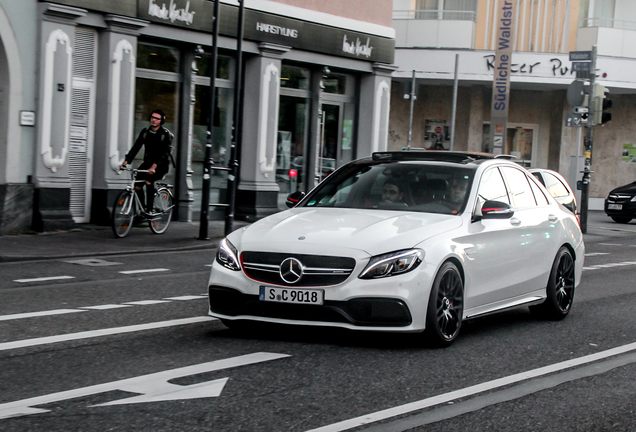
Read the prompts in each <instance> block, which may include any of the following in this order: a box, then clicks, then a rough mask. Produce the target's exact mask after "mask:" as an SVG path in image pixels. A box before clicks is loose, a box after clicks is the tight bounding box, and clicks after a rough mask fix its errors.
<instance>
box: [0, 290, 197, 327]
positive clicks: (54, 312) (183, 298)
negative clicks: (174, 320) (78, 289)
mask: <svg viewBox="0 0 636 432" xmlns="http://www.w3.org/2000/svg"><path fill="white" fill-rule="evenodd" d="M207 297H208V296H207V294H201V295H185V296H178V297H167V298H165V299H163V300H140V301H133V302H126V303H122V304H104V305H95V306H79V307H78V308H77V309H54V310H48V311H39V312H26V313H19V314H10V315H0V321H9V320H16V319H22V318H34V317H43V316H49V315H63V314H69V313H73V312H86V310H87V309H88V310H108V309H119V308H128V307H133V306H135V305H140V306H145V305H153V304H159V303H170V301H186V300H199V299H204V298H207Z"/></svg>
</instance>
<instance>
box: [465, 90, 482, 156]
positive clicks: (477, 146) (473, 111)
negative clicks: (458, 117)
mask: <svg viewBox="0 0 636 432" xmlns="http://www.w3.org/2000/svg"><path fill="white" fill-rule="evenodd" d="M484 91H485V87H484V86H481V85H473V86H471V87H470V108H469V110H468V148H467V151H470V152H482V151H484V148H483V141H484V118H485V112H484Z"/></svg>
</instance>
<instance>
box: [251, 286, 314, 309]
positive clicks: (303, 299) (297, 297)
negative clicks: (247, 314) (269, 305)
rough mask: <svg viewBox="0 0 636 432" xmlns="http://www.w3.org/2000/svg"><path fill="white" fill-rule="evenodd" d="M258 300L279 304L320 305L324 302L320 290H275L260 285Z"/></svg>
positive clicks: (275, 288) (274, 288)
mask: <svg viewBox="0 0 636 432" xmlns="http://www.w3.org/2000/svg"><path fill="white" fill-rule="evenodd" d="M258 299H259V300H261V301H271V302H280V303H296V304H312V305H321V304H323V303H324V301H325V292H324V290H321V289H305V288H277V287H266V286H264V285H261V286H260V292H259V296H258Z"/></svg>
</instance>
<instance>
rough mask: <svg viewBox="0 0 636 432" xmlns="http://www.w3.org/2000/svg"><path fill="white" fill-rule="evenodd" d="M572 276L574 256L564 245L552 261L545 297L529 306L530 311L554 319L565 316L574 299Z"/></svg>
mask: <svg viewBox="0 0 636 432" xmlns="http://www.w3.org/2000/svg"><path fill="white" fill-rule="evenodd" d="M574 278H575V276H574V258H573V257H572V253H571V252H570V250H569V249H568V248H566V247H565V246H564V247H562V248H561V249H559V252H558V253H557V255H556V258H554V262H553V263H552V270H551V271H550V278H549V279H548V286H547V288H546V294H547V298H546V299H545V301H544V302H543V303H541V304H539V305H536V306H530V312H531V313H532V314H533V315H535V316H537V317H540V318H546V319H551V320H555V321H558V320H562V319H563V318H565V317H566V316H567V315H568V314H569V313H570V310H571V309H572V302H573V301H574V287H575V280H574Z"/></svg>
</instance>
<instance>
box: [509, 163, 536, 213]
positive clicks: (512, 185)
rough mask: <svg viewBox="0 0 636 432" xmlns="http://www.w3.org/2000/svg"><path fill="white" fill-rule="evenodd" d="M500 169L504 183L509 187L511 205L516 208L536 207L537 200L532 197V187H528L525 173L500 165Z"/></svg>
mask: <svg viewBox="0 0 636 432" xmlns="http://www.w3.org/2000/svg"><path fill="white" fill-rule="evenodd" d="M501 171H502V172H503V175H504V177H505V178H506V185H507V186H508V188H509V189H510V198H511V200H512V203H513V204H512V205H513V207H514V208H517V209H523V208H529V207H536V205H537V202H536V201H535V199H534V194H533V193H532V188H531V187H530V183H529V179H528V177H527V176H526V174H525V173H524V172H523V171H521V170H519V169H517V168H512V167H502V168H501Z"/></svg>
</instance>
